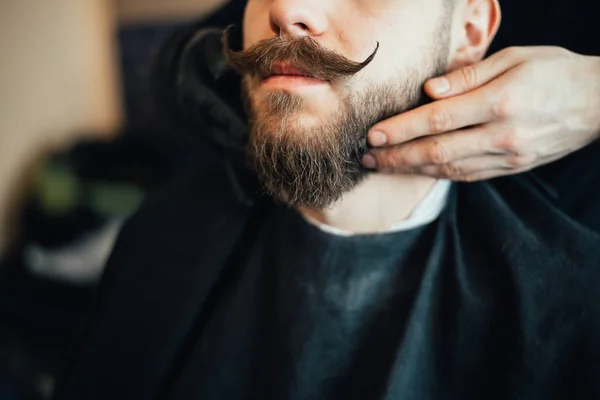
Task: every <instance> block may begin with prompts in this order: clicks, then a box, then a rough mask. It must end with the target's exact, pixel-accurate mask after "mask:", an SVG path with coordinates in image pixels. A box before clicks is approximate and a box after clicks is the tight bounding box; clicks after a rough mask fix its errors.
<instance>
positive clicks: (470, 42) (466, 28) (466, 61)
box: [448, 0, 502, 70]
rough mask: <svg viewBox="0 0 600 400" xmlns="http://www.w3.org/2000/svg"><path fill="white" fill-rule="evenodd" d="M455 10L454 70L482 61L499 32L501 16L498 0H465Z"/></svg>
mask: <svg viewBox="0 0 600 400" xmlns="http://www.w3.org/2000/svg"><path fill="white" fill-rule="evenodd" d="M460 3H462V4H461V5H459V6H458V7H456V10H455V15H454V18H456V20H455V21H456V23H455V24H454V27H455V29H453V30H452V36H453V37H452V41H451V46H452V49H451V52H450V60H448V61H449V63H448V65H449V67H450V70H455V69H458V68H461V67H464V66H466V65H471V64H474V63H476V62H479V61H481V60H482V59H483V58H484V57H485V53H486V52H487V49H488V48H489V46H490V44H491V43H492V40H493V39H494V37H495V36H496V33H497V32H498V28H499V27H500V21H501V19H502V14H501V11H500V4H498V0H466V1H464V2H460Z"/></svg>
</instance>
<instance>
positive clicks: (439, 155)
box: [370, 124, 498, 168]
mask: <svg viewBox="0 0 600 400" xmlns="http://www.w3.org/2000/svg"><path fill="white" fill-rule="evenodd" d="M496 130H497V127H494V126H493V125H492V124H486V125H480V126H478V127H475V128H470V129H462V130H458V131H454V132H451V133H445V134H442V135H438V136H432V137H427V138H423V139H418V140H414V141H412V142H408V143H405V144H401V145H398V146H393V147H386V148H379V149H373V150H371V152H370V153H371V154H372V155H373V156H374V157H375V165H376V166H377V167H378V168H390V167H392V168H395V167H399V166H418V165H427V164H447V163H450V162H453V161H457V160H461V159H463V158H471V157H477V156H482V155H485V154H489V153H494V154H498V150H497V149H496V148H495V147H497V146H495V144H496V141H497V140H496V139H495V138H496V136H497V135H496V134H495V131H496ZM371 165H372V164H371Z"/></svg>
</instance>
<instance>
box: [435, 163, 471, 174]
mask: <svg viewBox="0 0 600 400" xmlns="http://www.w3.org/2000/svg"><path fill="white" fill-rule="evenodd" d="M440 169H441V173H442V175H444V176H446V177H454V176H461V175H463V174H464V172H465V171H464V170H463V168H462V167H461V166H460V165H459V164H457V163H448V164H444V165H442V166H441V168H440Z"/></svg>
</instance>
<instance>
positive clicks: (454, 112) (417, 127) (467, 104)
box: [368, 88, 494, 147]
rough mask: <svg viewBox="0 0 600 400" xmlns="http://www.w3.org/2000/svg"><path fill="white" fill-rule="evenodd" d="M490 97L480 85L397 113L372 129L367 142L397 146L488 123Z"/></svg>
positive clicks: (491, 115)
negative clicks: (460, 93)
mask: <svg viewBox="0 0 600 400" xmlns="http://www.w3.org/2000/svg"><path fill="white" fill-rule="evenodd" d="M492 97H493V96H491V95H490V94H489V92H488V91H486V90H485V88H482V89H477V90H475V91H473V92H469V93H467V94H463V95H460V96H457V97H452V98H450V99H444V100H438V101H436V102H433V103H430V104H427V105H424V106H421V107H419V108H416V109H414V110H411V111H407V112H406V113H403V114H399V115H396V116H394V117H391V118H389V119H387V120H385V121H382V122H379V123H378V124H376V125H374V126H373V127H372V128H371V130H370V132H369V136H368V140H369V143H370V144H371V146H374V147H377V146H382V145H386V146H389V145H396V144H400V143H404V142H408V141H410V140H413V139H415V138H418V137H423V136H431V135H437V134H440V133H444V132H449V131H455V130H457V129H461V128H464V127H467V126H471V125H478V124H482V123H486V122H489V121H491V120H492V119H493V117H494V112H493V98H492Z"/></svg>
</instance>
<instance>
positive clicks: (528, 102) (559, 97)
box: [363, 47, 600, 181]
mask: <svg viewBox="0 0 600 400" xmlns="http://www.w3.org/2000/svg"><path fill="white" fill-rule="evenodd" d="M425 91H426V93H427V95H428V96H430V97H431V98H432V99H433V100H434V101H433V102H432V103H430V104H427V105H425V106H422V107H420V108H417V109H415V110H412V111H409V112H407V113H404V114H401V115H397V116H394V117H392V118H390V119H388V120H385V121H382V122H380V123H378V124H376V125H375V126H373V127H372V129H371V131H370V132H369V136H368V140H369V143H370V144H371V146H373V149H372V150H371V151H370V152H369V153H368V154H367V155H366V156H365V158H364V159H363V164H364V165H365V166H366V167H368V168H373V169H377V170H379V171H381V172H389V173H416V174H423V175H430V176H435V177H442V178H449V179H452V180H458V181H475V180H482V179H489V178H493V177H497V176H502V175H509V174H515V173H519V172H524V171H527V170H530V169H532V168H535V167H537V166H540V165H543V164H546V163H549V162H552V161H554V160H557V159H560V158H562V157H564V156H566V155H567V154H569V153H571V152H574V151H576V150H578V149H581V148H582V147H584V146H586V145H588V144H590V143H592V142H594V141H595V140H597V139H598V138H600V57H596V56H584V55H580V54H576V53H573V52H570V51H568V50H565V49H563V48H560V47H513V48H508V49H505V50H502V51H500V52H498V53H496V54H494V55H492V56H490V57H489V58H487V59H485V60H483V61H481V62H479V63H477V64H474V65H472V66H468V67H465V68H461V69H459V70H456V71H453V72H451V73H449V74H447V75H445V76H444V77H440V78H436V79H432V80H430V81H428V82H426V84H425ZM599 157H600V155H599Z"/></svg>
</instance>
